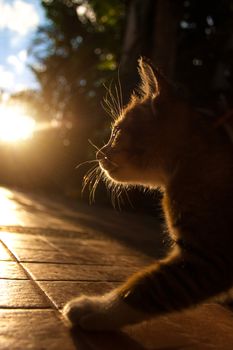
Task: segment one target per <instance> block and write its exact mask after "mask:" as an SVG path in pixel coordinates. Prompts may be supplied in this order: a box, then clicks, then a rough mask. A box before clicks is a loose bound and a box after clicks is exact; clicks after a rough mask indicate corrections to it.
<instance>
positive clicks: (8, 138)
mask: <svg viewBox="0 0 233 350" xmlns="http://www.w3.org/2000/svg"><path fill="white" fill-rule="evenodd" d="M35 127H36V123H35V120H34V119H33V118H31V117H29V116H28V115H26V114H25V112H24V111H23V109H20V108H17V107H8V106H0V140H1V141H4V142H17V141H23V140H26V139H29V138H31V137H32V136H33V134H34V131H35Z"/></svg>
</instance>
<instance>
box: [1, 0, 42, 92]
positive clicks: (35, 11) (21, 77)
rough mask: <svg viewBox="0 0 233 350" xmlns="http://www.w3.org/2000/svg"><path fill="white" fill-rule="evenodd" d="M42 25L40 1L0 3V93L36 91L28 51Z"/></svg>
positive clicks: (20, 0) (10, 0)
mask: <svg viewBox="0 0 233 350" xmlns="http://www.w3.org/2000/svg"><path fill="white" fill-rule="evenodd" d="M43 21H45V18H44V14H43V10H42V8H41V6H40V0H0V90H4V91H6V92H9V93H12V92H17V91H21V90H24V89H28V88H29V89H30V88H33V89H34V88H38V84H37V82H36V80H35V77H34V75H33V73H32V72H31V71H30V68H29V67H28V66H27V65H28V64H30V63H31V62H32V57H30V55H29V54H28V49H29V47H30V44H31V41H32V38H33V37H34V36H35V32H36V29H37V27H38V25H39V24H41V23H43Z"/></svg>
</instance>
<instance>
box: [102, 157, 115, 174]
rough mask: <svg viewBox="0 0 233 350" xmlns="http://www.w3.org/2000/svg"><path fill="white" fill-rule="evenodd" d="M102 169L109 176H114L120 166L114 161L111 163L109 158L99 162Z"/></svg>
mask: <svg viewBox="0 0 233 350" xmlns="http://www.w3.org/2000/svg"><path fill="white" fill-rule="evenodd" d="M99 164H100V167H101V168H102V169H103V170H105V171H107V172H108V173H109V174H112V173H114V172H116V171H117V169H118V165H117V164H116V163H114V162H112V161H110V160H109V159H108V158H107V157H105V158H103V159H101V160H100V161H99Z"/></svg>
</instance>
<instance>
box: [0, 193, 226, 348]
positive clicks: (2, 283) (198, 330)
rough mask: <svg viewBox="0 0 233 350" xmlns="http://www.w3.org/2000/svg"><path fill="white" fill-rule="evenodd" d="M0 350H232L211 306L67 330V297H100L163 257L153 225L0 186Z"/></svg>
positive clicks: (220, 312)
mask: <svg viewBox="0 0 233 350" xmlns="http://www.w3.org/2000/svg"><path fill="white" fill-rule="evenodd" d="M0 228H1V230H0V314H1V315H0V350H6V349H9V350H26V349H32V350H45V349H49V350H50V349H56V350H59V349H61V350H75V349H76V350H100V349H101V350H178V349H179V350H207V349H218V350H232V349H233V314H232V313H231V312H230V311H229V310H227V309H225V308H223V307H222V306H220V305H216V304H206V305H203V306H200V307H198V308H196V309H195V310H191V311H186V312H183V313H181V314H176V315H175V314H174V315H170V316H166V317H160V318H157V319H154V320H152V321H150V322H145V323H142V324H141V325H137V326H134V327H128V328H126V329H124V330H122V332H111V333H91V332H84V331H82V330H81V329H76V330H75V331H71V330H69V329H68V328H67V327H66V326H65V324H64V321H63V319H62V315H61V313H60V310H61V308H62V306H63V305H64V303H65V302H66V301H68V300H69V299H70V298H72V297H74V296H77V295H80V294H82V293H85V294H99V293H103V292H105V291H108V290H110V289H111V288H113V287H114V286H116V285H118V284H119V283H120V282H121V281H123V280H125V279H126V278H127V276H129V275H130V274H131V273H132V272H134V271H135V270H137V269H138V268H139V267H141V266H145V265H146V264H148V263H149V262H150V261H153V259H154V258H156V257H159V256H161V255H162V254H163V253H162V251H163V249H164V248H163V243H162V241H163V237H162V234H161V233H160V231H161V230H160V228H159V226H158V224H157V223H156V221H155V220H154V219H152V218H150V217H145V216H141V215H133V214H124V213H117V212H114V211H110V210H104V209H96V208H88V207H85V206H83V205H82V206H81V205H78V204H75V203H72V202H66V203H65V202H64V200H63V201H61V200H60V199H58V198H53V199H48V198H46V199H45V198H44V197H41V196H38V195H37V196H36V195H30V194H27V195H26V194H23V193H20V192H17V191H10V190H6V189H3V188H0Z"/></svg>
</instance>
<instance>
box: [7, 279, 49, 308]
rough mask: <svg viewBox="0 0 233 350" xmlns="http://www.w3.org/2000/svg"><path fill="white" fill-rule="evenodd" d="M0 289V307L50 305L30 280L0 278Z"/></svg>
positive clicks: (39, 306)
mask: <svg viewBox="0 0 233 350" xmlns="http://www.w3.org/2000/svg"><path fill="white" fill-rule="evenodd" d="M0 290H1V293H0V308H5V307H6V308H37V309H39V308H48V307H50V304H49V303H48V301H47V300H46V299H45V297H44V296H43V295H42V293H40V292H39V290H38V288H36V286H35V285H34V284H33V282H32V281H15V280H14V281H12V280H0Z"/></svg>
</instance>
